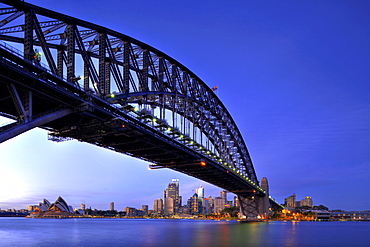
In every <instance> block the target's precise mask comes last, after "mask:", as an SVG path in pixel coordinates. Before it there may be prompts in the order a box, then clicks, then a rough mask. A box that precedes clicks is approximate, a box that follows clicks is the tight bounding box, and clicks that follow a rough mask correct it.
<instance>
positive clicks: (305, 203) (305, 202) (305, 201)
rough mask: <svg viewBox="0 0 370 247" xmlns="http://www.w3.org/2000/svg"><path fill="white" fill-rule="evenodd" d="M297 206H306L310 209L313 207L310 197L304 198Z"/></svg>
mask: <svg viewBox="0 0 370 247" xmlns="http://www.w3.org/2000/svg"><path fill="white" fill-rule="evenodd" d="M299 206H300V207H302V206H307V207H310V208H312V207H313V201H312V197H311V196H306V197H305V198H304V199H303V200H301V201H300V203H299Z"/></svg>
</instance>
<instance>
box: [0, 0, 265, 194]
mask: <svg viewBox="0 0 370 247" xmlns="http://www.w3.org/2000/svg"><path fill="white" fill-rule="evenodd" d="M10 47H11V48H10ZM19 47H22V48H19ZM0 48H1V52H2V55H3V58H2V60H1V62H2V63H1V64H2V68H6V69H4V73H3V75H2V80H1V81H2V83H4V84H6V90H5V91H6V92H8V93H2V94H0V100H2V99H5V98H6V99H7V100H3V102H4V103H0V114H1V115H3V116H8V115H9V116H13V118H15V119H18V120H19V124H21V121H20V120H21V119H24V116H25V115H27V114H28V112H26V110H24V109H23V108H22V107H23V106H24V107H26V109H33V114H34V115H35V116H36V115H37V113H39V114H43V113H44V112H49V114H52V112H57V110H58V112H59V111H60V110H61V108H63V107H64V108H68V109H72V112H73V113H71V111H70V110H68V111H66V112H68V114H69V115H68V114H67V115H62V117H61V120H60V121H57V120H55V117H54V118H53V117H51V118H50V119H52V120H50V121H51V122H50V123H47V122H42V126H41V127H44V128H45V129H48V130H49V131H50V136H51V138H50V139H52V140H58V141H61V140H67V139H71V138H74V139H78V140H81V141H86V142H90V143H93V144H95V145H98V146H103V147H105V148H109V149H112V150H116V151H119V152H122V153H125V154H128V155H131V156H134V157H138V158H141V159H144V160H147V161H150V162H152V163H153V164H152V165H151V167H152V168H162V167H165V168H170V169H174V170H178V171H181V172H183V173H187V174H189V175H191V176H194V177H199V178H201V179H206V180H207V181H209V182H211V183H214V184H216V185H219V186H220V187H222V186H223V187H224V188H228V189H229V190H230V191H232V190H233V189H234V190H235V191H238V193H239V194H243V193H242V192H240V191H243V186H244V187H245V186H247V187H249V188H254V189H257V190H258V191H259V193H260V194H261V195H262V196H264V191H263V190H262V189H261V188H260V187H259V181H258V179H257V175H256V172H255V169H254V166H253V163H252V160H251V157H250V154H249V152H248V149H247V146H246V144H245V142H244V140H243V137H242V135H241V133H240V131H239V129H238V127H237V125H236V123H235V122H234V120H233V118H232V117H231V115H230V113H229V112H228V110H227V109H226V107H225V106H224V105H223V103H222V102H221V100H220V99H219V98H218V97H217V96H216V94H215V93H214V92H213V90H212V89H211V88H210V87H208V86H207V85H206V84H205V83H204V82H203V81H202V80H201V79H200V78H199V77H198V76H197V75H195V74H194V73H193V72H191V71H190V70H189V69H188V68H187V67H185V66H184V65H182V64H181V63H179V62H178V61H176V60H175V59H173V58H172V57H170V56H168V55H166V54H165V53H163V52H161V51H159V50H157V49H155V48H153V47H151V46H150V45H148V44H145V43H143V42H140V41H138V40H136V39H134V38H131V37H129V36H127V35H124V34H122V33H119V32H116V31H113V30H110V29H108V28H105V27H102V26H99V25H95V24H92V23H89V22H86V21H82V20H79V19H76V18H73V17H70V16H66V15H63V14H60V13H57V12H54V11H51V10H48V9H44V8H41V7H38V6H35V5H31V4H29V3H25V2H23V1H13V0H0ZM18 48H19V49H22V51H21V52H19V51H18V50H19V49H18ZM17 49H18V50H17ZM16 50H17V51H16ZM15 51H16V52H15ZM19 54H21V56H22V58H23V61H22V60H20V55H19ZM43 62H44V63H45V64H43ZM15 67H16V68H15ZM8 71H9V73H8V74H7V72H8ZM12 71H18V72H19V73H20V74H22V77H29V78H32V80H33V81H34V84H37V85H38V87H33V86H30V85H25V83H24V82H22V83H21V82H20V81H19V80H18V81H17V79H15V78H12V73H11V72H12ZM14 81H16V82H14ZM36 82H37V83H36ZM44 83H46V84H45V85H44ZM10 85H11V86H10ZM40 85H42V86H40ZM30 88H31V89H30ZM63 90H64V91H66V92H68V93H67V94H63V93H62V91H63ZM14 92H17V95H20V96H19V97H18V98H17V97H15V93H14ZM31 92H32V95H33V101H32V102H29V101H27V100H25V99H26V98H27V97H24V96H23V95H28V94H31ZM48 93H50V95H48ZM8 94H9V95H10V96H11V97H9V96H8ZM69 94H72V95H73V96H69ZM41 95H44V98H42V96H41ZM45 95H47V96H46V97H45ZM66 95H68V97H72V98H73V100H68V97H67V96H66ZM75 96H78V99H76V98H74V97H75ZM38 97H39V98H40V99H41V98H42V99H43V100H45V101H47V102H48V104H49V105H50V107H47V106H46V105H45V104H44V105H42V104H40V103H35V102H37V99H38ZM0 102H1V101H0ZM5 103H6V104H5ZM1 104H2V105H1ZM20 109H23V110H20ZM45 115H46V113H45ZM29 120H30V121H31V122H32V121H33V120H34V119H33V115H32V116H30V119H29ZM22 121H23V120H22ZM72 121H77V122H74V123H72ZM13 125H14V124H13ZM2 129H3V128H2ZM2 129H0V131H1V130H2ZM4 130H5V129H4ZM199 162H205V163H206V164H207V165H208V164H209V166H205V167H201V168H202V170H201V172H200V173H199V171H195V170H194V166H195V164H197V165H198V164H199ZM222 177H227V179H224V178H222ZM246 194H248V193H246ZM248 195H249V194H248Z"/></svg>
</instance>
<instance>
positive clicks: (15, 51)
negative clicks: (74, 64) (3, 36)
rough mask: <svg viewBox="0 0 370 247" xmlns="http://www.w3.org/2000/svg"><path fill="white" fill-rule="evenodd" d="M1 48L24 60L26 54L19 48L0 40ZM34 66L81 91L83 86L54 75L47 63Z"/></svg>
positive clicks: (34, 64)
mask: <svg viewBox="0 0 370 247" xmlns="http://www.w3.org/2000/svg"><path fill="white" fill-rule="evenodd" d="M0 48H3V49H4V50H7V51H9V52H11V53H12V54H13V55H16V56H18V57H19V58H22V59H24V53H23V52H22V51H20V50H18V49H17V48H15V47H13V46H11V45H9V44H7V43H6V42H4V41H1V40H0ZM33 66H35V67H38V68H39V69H42V70H44V71H45V72H47V73H49V74H52V75H53V76H55V77H57V78H59V79H60V80H62V81H64V82H66V83H68V84H72V85H74V86H75V87H77V88H79V89H81V86H80V85H79V84H78V83H76V84H73V83H71V82H70V81H68V79H67V78H66V77H65V76H63V77H61V76H59V75H57V74H54V73H53V72H52V71H51V70H50V67H49V65H47V64H45V63H42V62H38V63H33Z"/></svg>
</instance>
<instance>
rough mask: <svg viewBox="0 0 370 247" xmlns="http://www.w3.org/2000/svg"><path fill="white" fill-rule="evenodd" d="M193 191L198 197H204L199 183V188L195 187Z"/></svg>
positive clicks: (202, 188)
mask: <svg viewBox="0 0 370 247" xmlns="http://www.w3.org/2000/svg"><path fill="white" fill-rule="evenodd" d="M195 193H197V195H198V199H203V198H204V187H203V186H202V185H201V186H200V187H199V188H196V189H195Z"/></svg>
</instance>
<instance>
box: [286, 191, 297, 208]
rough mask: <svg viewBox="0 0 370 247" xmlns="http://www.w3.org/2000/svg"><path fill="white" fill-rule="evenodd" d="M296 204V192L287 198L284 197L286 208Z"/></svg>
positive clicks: (293, 206)
mask: <svg viewBox="0 0 370 247" xmlns="http://www.w3.org/2000/svg"><path fill="white" fill-rule="evenodd" d="M296 205H297V203H296V194H293V195H291V196H289V197H287V198H285V206H286V207H288V208H295V207H296Z"/></svg>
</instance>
